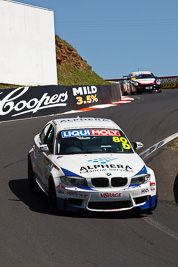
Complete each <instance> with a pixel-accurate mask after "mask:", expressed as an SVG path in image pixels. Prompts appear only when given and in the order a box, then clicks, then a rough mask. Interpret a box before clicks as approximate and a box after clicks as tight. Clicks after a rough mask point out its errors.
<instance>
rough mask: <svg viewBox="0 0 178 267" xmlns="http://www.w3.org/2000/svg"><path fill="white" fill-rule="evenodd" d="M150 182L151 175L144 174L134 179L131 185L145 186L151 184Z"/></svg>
mask: <svg viewBox="0 0 178 267" xmlns="http://www.w3.org/2000/svg"><path fill="white" fill-rule="evenodd" d="M149 180H150V174H144V175H139V176H135V177H132V179H131V184H145V183H147V182H149Z"/></svg>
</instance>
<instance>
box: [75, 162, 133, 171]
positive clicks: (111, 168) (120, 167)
mask: <svg viewBox="0 0 178 267" xmlns="http://www.w3.org/2000/svg"><path fill="white" fill-rule="evenodd" d="M108 170H109V171H126V172H133V169H132V168H131V167H130V166H128V165H126V166H124V165H122V164H101V165H93V166H85V167H84V166H82V167H81V168H80V173H89V172H101V171H108Z"/></svg>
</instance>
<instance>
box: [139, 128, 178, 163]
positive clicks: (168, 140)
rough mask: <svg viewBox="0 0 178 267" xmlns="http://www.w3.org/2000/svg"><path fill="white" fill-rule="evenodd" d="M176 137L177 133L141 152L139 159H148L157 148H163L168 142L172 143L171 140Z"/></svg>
mask: <svg viewBox="0 0 178 267" xmlns="http://www.w3.org/2000/svg"><path fill="white" fill-rule="evenodd" d="M177 137H178V133H175V134H173V135H171V136H169V137H167V138H165V139H164V140H162V141H160V142H159V143H157V144H155V145H153V146H151V147H150V148H148V149H147V150H145V151H143V152H142V153H141V154H140V157H141V158H142V159H144V158H146V157H148V156H149V155H150V154H151V153H153V152H154V151H156V150H157V149H158V148H160V147H162V146H164V145H165V144H167V143H169V142H170V141H172V140H173V139H175V138H177Z"/></svg>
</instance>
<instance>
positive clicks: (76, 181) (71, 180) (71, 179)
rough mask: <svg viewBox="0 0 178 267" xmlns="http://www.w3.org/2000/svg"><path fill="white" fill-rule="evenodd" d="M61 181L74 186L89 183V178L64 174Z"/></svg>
mask: <svg viewBox="0 0 178 267" xmlns="http://www.w3.org/2000/svg"><path fill="white" fill-rule="evenodd" d="M61 181H62V182H63V183H64V184H66V185H72V186H81V185H87V180H86V179H85V178H82V177H75V176H63V177H61Z"/></svg>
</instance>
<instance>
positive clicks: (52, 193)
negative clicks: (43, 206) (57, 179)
mask: <svg viewBox="0 0 178 267" xmlns="http://www.w3.org/2000/svg"><path fill="white" fill-rule="evenodd" d="M48 205H49V208H50V210H52V211H53V212H56V211H57V210H58V208H57V207H58V206H57V198H56V188H55V185H54V181H53V179H52V178H50V179H49V188H48Z"/></svg>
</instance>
